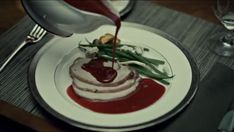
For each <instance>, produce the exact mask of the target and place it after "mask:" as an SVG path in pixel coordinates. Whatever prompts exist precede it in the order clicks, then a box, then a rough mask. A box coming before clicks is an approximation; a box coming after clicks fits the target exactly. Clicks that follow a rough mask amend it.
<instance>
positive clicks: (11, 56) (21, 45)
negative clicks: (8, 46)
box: [0, 41, 28, 72]
mask: <svg viewBox="0 0 234 132" xmlns="http://www.w3.org/2000/svg"><path fill="white" fill-rule="evenodd" d="M27 43H28V41H23V42H22V43H21V44H20V45H19V46H18V47H17V48H16V49H15V50H14V52H12V53H11V55H10V56H9V57H8V58H7V59H6V61H5V62H4V63H3V64H2V66H1V67H0V72H2V71H3V69H4V68H5V67H6V65H7V64H8V63H9V62H10V61H11V59H12V58H13V57H14V56H15V55H16V54H17V53H18V52H19V51H20V50H21V49H22V48H23V47H24V46H25V45H26V44H27Z"/></svg>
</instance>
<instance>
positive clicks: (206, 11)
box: [0, 0, 218, 131]
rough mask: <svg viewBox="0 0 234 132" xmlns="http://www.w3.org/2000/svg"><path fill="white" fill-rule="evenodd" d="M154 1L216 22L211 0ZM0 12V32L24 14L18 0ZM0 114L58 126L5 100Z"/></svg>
mask: <svg viewBox="0 0 234 132" xmlns="http://www.w3.org/2000/svg"><path fill="white" fill-rule="evenodd" d="M154 1H155V2H157V3H158V4H160V5H163V6H166V7H168V8H171V9H174V10H178V11H182V12H185V13H187V14H190V15H193V16H196V17H200V18H201V19H205V20H207V21H210V22H213V23H218V21H217V19H216V18H215V16H214V15H213V12H212V9H211V7H212V5H213V0H205V1H201V0H190V1H188V0H154ZM0 14H2V15H1V19H0V34H2V33H3V32H5V31H7V30H8V29H9V28H11V27H12V26H13V25H15V24H16V23H17V22H18V21H19V20H20V19H22V18H23V17H24V16H25V15H26V14H25V12H24V10H23V8H22V6H21V4H20V1H19V0H9V1H8V0H1V1H0ZM0 116H4V117H7V118H10V119H12V120H14V121H16V122H19V123H20V124H23V125H25V126H28V127H30V128H33V129H36V130H38V131H42V130H43V129H47V130H51V131H58V126H54V124H52V123H50V122H48V121H46V120H44V119H41V118H38V117H36V116H34V115H31V114H29V113H28V112H26V111H24V110H22V109H19V108H17V107H15V106H13V105H10V104H8V103H6V102H1V101H0Z"/></svg>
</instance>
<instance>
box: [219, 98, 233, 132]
mask: <svg viewBox="0 0 234 132" xmlns="http://www.w3.org/2000/svg"><path fill="white" fill-rule="evenodd" d="M233 128H234V100H233V101H232V103H231V104H230V106H229V108H228V111H227V112H226V114H225V115H224V116H223V118H222V120H221V122H220V123H219V126H218V130H219V132H232V131H233Z"/></svg>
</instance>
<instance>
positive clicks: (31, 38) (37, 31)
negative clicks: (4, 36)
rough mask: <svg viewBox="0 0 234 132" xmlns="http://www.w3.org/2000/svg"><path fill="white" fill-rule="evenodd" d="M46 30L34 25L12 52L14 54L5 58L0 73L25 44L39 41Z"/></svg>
mask: <svg viewBox="0 0 234 132" xmlns="http://www.w3.org/2000/svg"><path fill="white" fill-rule="evenodd" d="M46 33H47V32H46V30H44V29H43V28H41V27H40V26H39V25H37V24H36V25H35V26H34V27H33V29H32V31H31V32H30V33H29V35H28V36H27V37H26V39H25V40H24V41H23V42H22V43H21V44H20V45H19V46H18V47H17V48H16V49H15V50H14V52H13V53H12V54H11V55H10V56H9V57H8V58H7V60H6V61H5V62H4V63H3V64H2V66H1V67H0V72H1V71H2V70H3V69H4V68H5V67H6V65H7V64H8V63H9V62H10V61H11V59H12V58H13V57H14V56H15V55H16V54H17V53H18V52H19V51H20V50H21V49H22V48H23V47H24V46H25V45H27V44H32V43H36V42H38V41H40V40H41V39H42V38H43V36H45V34H46Z"/></svg>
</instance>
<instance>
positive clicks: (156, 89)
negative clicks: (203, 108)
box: [67, 79, 165, 114]
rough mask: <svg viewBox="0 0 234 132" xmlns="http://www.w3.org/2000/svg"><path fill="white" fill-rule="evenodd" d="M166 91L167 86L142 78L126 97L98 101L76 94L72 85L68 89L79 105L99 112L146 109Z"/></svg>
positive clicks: (118, 112) (124, 111) (125, 111)
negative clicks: (132, 91)
mask: <svg viewBox="0 0 234 132" xmlns="http://www.w3.org/2000/svg"><path fill="white" fill-rule="evenodd" d="M164 92H165V87H164V86H162V85H160V84H158V83H157V82H155V81H154V80H152V79H142V80H141V82H140V84H139V85H138V87H137V90H136V91H135V92H134V93H132V94H130V95H128V96H127V97H125V98H122V99H119V100H115V101H108V102H98V101H92V100H88V99H85V98H83V97H80V96H79V95H77V94H75V92H74V90H73V88H72V86H70V87H69V88H68V89H67V94H68V95H69V97H70V98H71V99H72V100H74V101H75V102H76V103H78V104H79V105H81V106H83V107H85V108H87V109H90V110H92V111H95V112H99V113H107V114H121V113H128V112H134V111H138V110H141V109H144V108H146V107H148V106H150V105H152V104H154V103H155V102H156V101H157V100H158V99H159V98H160V97H162V95H163V94H164Z"/></svg>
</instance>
